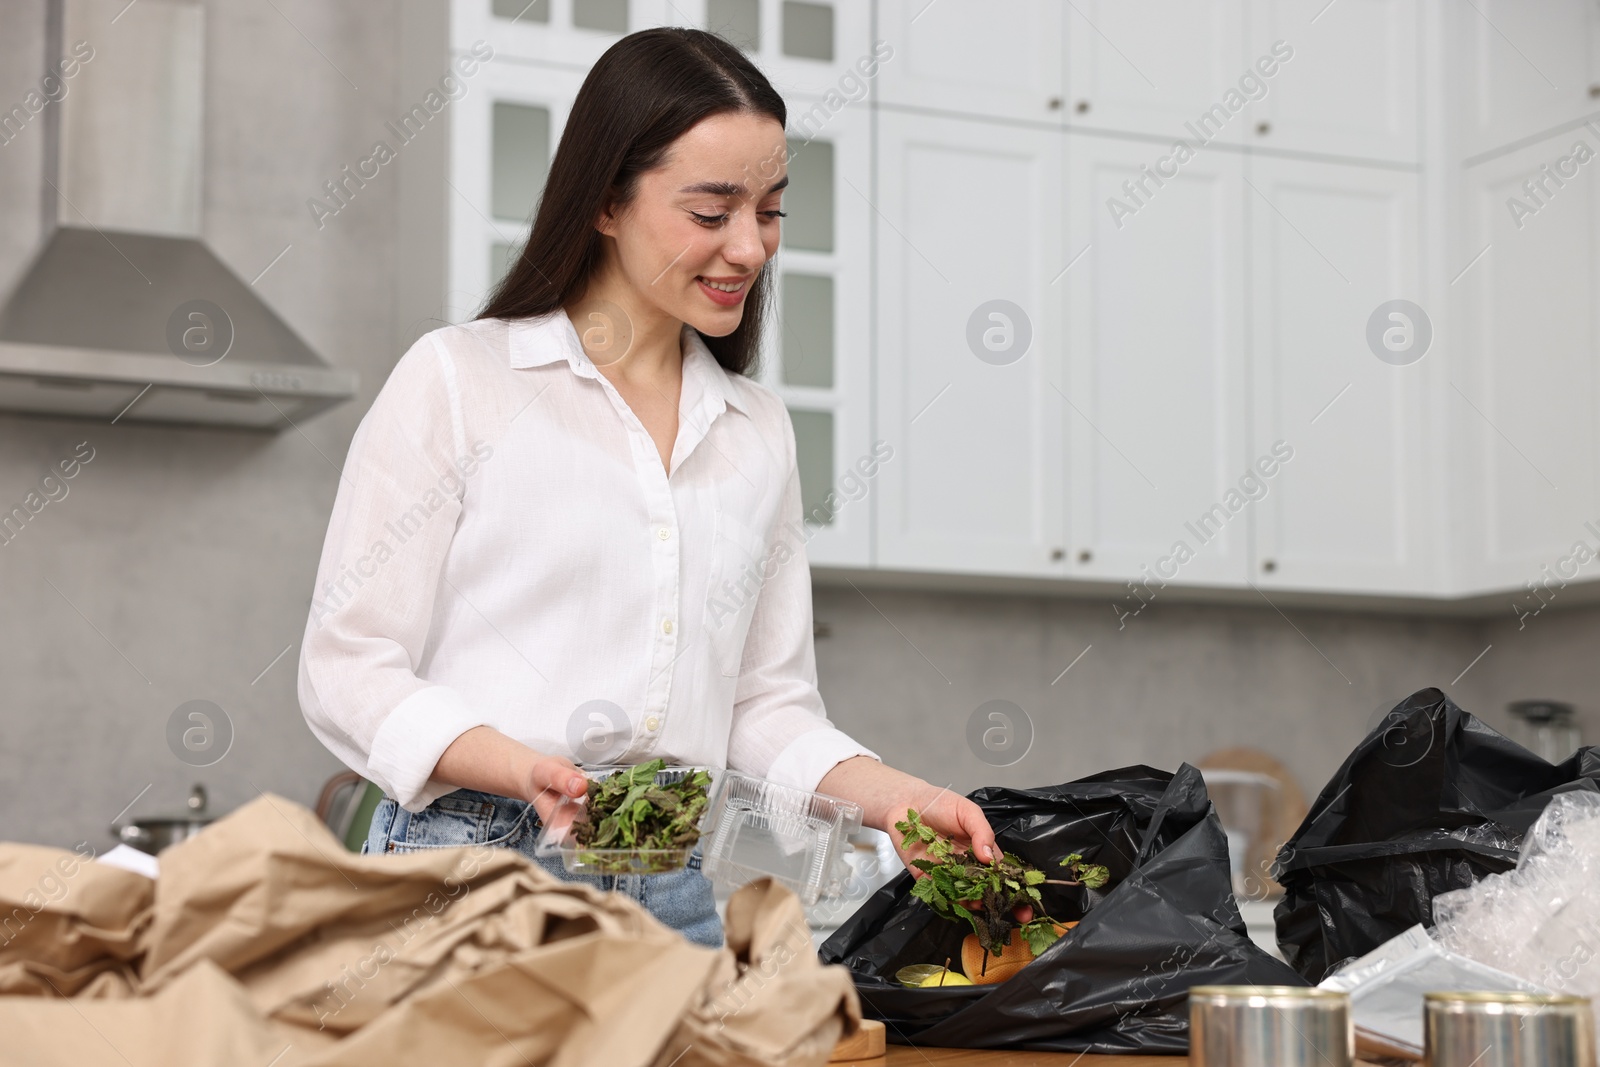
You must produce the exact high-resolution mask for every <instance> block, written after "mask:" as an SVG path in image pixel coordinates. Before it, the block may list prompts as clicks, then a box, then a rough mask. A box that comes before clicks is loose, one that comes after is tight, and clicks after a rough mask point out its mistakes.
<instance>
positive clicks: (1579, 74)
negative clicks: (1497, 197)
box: [1449, 0, 1600, 157]
mask: <svg viewBox="0 0 1600 1067" xmlns="http://www.w3.org/2000/svg"><path fill="white" fill-rule="evenodd" d="M1449 11H1450V19H1451V30H1452V33H1451V36H1452V40H1453V44H1454V51H1455V52H1456V53H1457V54H1458V55H1459V57H1460V62H1461V73H1460V78H1459V81H1458V84H1459V86H1460V88H1461V90H1462V91H1461V93H1460V95H1459V99H1458V102H1457V105H1456V107H1457V113H1458V116H1459V121H1460V124H1461V137H1462V142H1463V143H1462V153H1461V154H1462V155H1464V156H1467V157H1472V156H1476V155H1478V154H1479V153H1482V152H1487V151H1490V150H1492V149H1496V148H1500V147H1503V146H1507V145H1510V144H1512V143H1514V142H1517V141H1521V140H1524V139H1526V138H1529V137H1535V136H1537V135H1539V134H1542V133H1545V132H1548V131H1550V130H1552V129H1553V128H1555V127H1558V126H1560V125H1562V124H1566V123H1572V122H1576V121H1578V120H1580V119H1582V118H1583V117H1584V116H1586V115H1589V114H1591V113H1593V112H1594V111H1595V109H1596V107H1597V106H1600V99H1597V97H1600V9H1597V8H1596V5H1595V4H1594V2H1593V0H1473V2H1472V3H1471V4H1462V5H1452V6H1451V7H1450V8H1449Z"/></svg>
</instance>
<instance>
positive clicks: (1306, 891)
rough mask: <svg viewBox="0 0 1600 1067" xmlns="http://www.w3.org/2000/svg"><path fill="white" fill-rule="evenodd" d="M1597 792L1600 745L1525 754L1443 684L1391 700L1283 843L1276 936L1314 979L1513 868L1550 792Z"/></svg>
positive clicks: (1278, 870)
mask: <svg viewBox="0 0 1600 1067" xmlns="http://www.w3.org/2000/svg"><path fill="white" fill-rule="evenodd" d="M1574 789H1579V790H1591V791H1592V790H1600V748H1593V747H1591V748H1585V749H1580V750H1579V751H1578V752H1576V753H1574V754H1573V755H1572V756H1571V757H1569V758H1568V759H1566V760H1564V761H1562V762H1561V763H1550V762H1549V761H1548V760H1545V759H1542V758H1541V757H1539V756H1537V755H1535V754H1534V753H1532V752H1529V751H1528V750H1527V749H1525V748H1523V747H1522V746H1520V745H1518V744H1517V743H1516V742H1514V741H1512V740H1511V739H1510V738H1508V737H1505V736H1504V735H1502V734H1500V733H1498V732H1496V731H1495V730H1494V729H1493V728H1491V727H1490V726H1488V725H1487V724H1486V723H1484V722H1483V721H1481V720H1480V719H1478V718H1476V717H1474V716H1472V715H1470V714H1468V713H1467V712H1465V711H1463V710H1461V708H1459V707H1458V706H1456V704H1455V702H1454V701H1452V700H1451V699H1450V698H1449V697H1447V696H1445V695H1444V693H1442V692H1441V691H1439V690H1438V689H1423V690H1420V691H1418V692H1416V693H1413V694H1412V695H1411V696H1409V697H1407V698H1406V699H1405V700H1402V701H1401V702H1400V703H1399V704H1397V705H1395V707H1394V709H1393V710H1392V711H1390V712H1389V713H1388V714H1387V715H1386V716H1385V717H1384V718H1383V720H1382V721H1381V722H1379V723H1378V725H1377V726H1376V727H1375V728H1374V729H1373V730H1372V732H1371V733H1370V734H1368V735H1367V737H1366V738H1365V739H1364V740H1363V741H1362V742H1361V744H1359V745H1357V746H1356V749H1355V751H1354V752H1352V753H1351V754H1350V757H1349V758H1348V759H1347V760H1345V762H1344V765H1343V766H1342V767H1340V768H1339V770H1338V773H1336V774H1335V775H1334V776H1333V779H1332V780H1331V781H1329V782H1328V784H1327V786H1326V787H1325V788H1324V789H1323V790H1322V793H1321V795H1320V796H1318V797H1317V799H1316V802H1315V803H1314V804H1312V806H1311V812H1310V814H1308V815H1307V816H1306V818H1305V821H1304V822H1302V823H1301V824H1300V829H1298V830H1297V831H1295V834H1294V836H1293V837H1291V838H1290V839H1289V841H1288V843H1287V844H1286V845H1284V847H1283V849H1282V850H1281V851H1280V852H1279V853H1278V860H1277V867H1276V870H1275V871H1274V873H1275V875H1276V877H1277V879H1278V881H1279V882H1281V883H1282V884H1283V887H1284V890H1285V896H1284V898H1283V899H1282V900H1281V901H1279V903H1278V907H1277V910H1276V912H1275V918H1276V920H1277V927H1278V946H1279V947H1280V948H1281V949H1282V950H1283V954H1284V957H1285V958H1286V959H1287V960H1288V961H1289V963H1290V964H1291V965H1292V966H1293V967H1294V969H1295V970H1296V971H1298V972H1299V973H1300V974H1301V975H1302V976H1303V977H1304V978H1305V979H1307V980H1308V981H1311V982H1320V981H1321V980H1322V979H1323V978H1324V977H1325V976H1326V975H1327V974H1328V973H1329V972H1331V971H1332V970H1334V969H1335V968H1337V967H1338V966H1339V965H1340V964H1342V963H1344V962H1345V961H1346V960H1349V959H1353V958H1355V957H1358V956H1363V955H1365V954H1367V953H1368V952H1370V951H1372V950H1373V949H1375V948H1377V947H1378V946H1379V945H1382V944H1383V943H1384V942H1386V941H1388V940H1390V939H1391V938H1394V937H1397V936H1399V935H1400V934H1402V933H1404V932H1405V931H1406V930H1408V929H1410V928H1411V927H1412V926H1415V925H1416V924H1418V923H1421V924H1423V925H1424V926H1427V927H1429V928H1431V927H1432V926H1433V899H1434V897H1436V896H1438V895H1439V894H1441V893H1445V892H1449V891H1450V890H1453V889H1465V888H1467V887H1468V886H1470V885H1472V884H1474V883H1475V882H1477V881H1479V880H1481V879H1482V878H1484V877H1485V876H1486V875H1490V874H1496V873H1499V872H1501V871H1508V870H1510V869H1511V868H1512V867H1515V866H1516V864H1517V851H1518V848H1519V847H1520V845H1521V843H1522V838H1523V835H1524V834H1526V833H1527V832H1528V829H1529V827H1531V826H1532V825H1533V823H1534V821H1535V820H1536V819H1538V817H1539V815H1540V813H1541V812H1543V811H1544V809H1545V805H1547V804H1548V803H1549V802H1550V798H1551V797H1552V796H1554V795H1556V794H1557V793H1562V792H1567V791H1569V790H1574Z"/></svg>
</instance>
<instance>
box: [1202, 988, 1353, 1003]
mask: <svg viewBox="0 0 1600 1067" xmlns="http://www.w3.org/2000/svg"><path fill="white" fill-rule="evenodd" d="M1189 998H1190V999H1191V1000H1193V999H1195V998H1201V999H1206V1000H1219V1001H1223V1000H1247V999H1250V998H1266V999H1269V1000H1279V1001H1282V1000H1299V1001H1306V1002H1312V1001H1317V1002H1322V1003H1333V1002H1344V1003H1348V1002H1349V1000H1350V994H1348V993H1342V992H1339V991H1337V990H1333V989H1319V988H1317V987H1316V986H1293V985H1197V986H1192V987H1190V989H1189Z"/></svg>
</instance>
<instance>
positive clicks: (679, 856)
mask: <svg viewBox="0 0 1600 1067" xmlns="http://www.w3.org/2000/svg"><path fill="white" fill-rule="evenodd" d="M632 769H633V768H631V767H624V766H614V765H607V766H597V767H584V768H581V770H582V771H583V774H584V775H585V776H586V777H588V778H589V779H590V780H591V781H600V780H602V779H605V778H608V777H610V776H611V775H613V774H616V773H618V772H620V771H629V770H632ZM695 771H705V772H706V773H707V774H708V775H710V776H711V783H712V784H711V786H710V794H711V796H713V797H714V796H715V794H716V788H717V778H718V775H719V773H720V771H719V770H718V769H717V768H714V767H667V768H665V769H663V770H661V771H658V772H657V773H656V776H655V780H656V782H657V783H659V784H662V785H666V784H669V783H674V782H680V781H682V780H683V779H685V778H687V777H688V776H689V775H691V774H693V773H694V772H695ZM587 812H588V803H587V798H584V799H578V798H573V797H562V798H561V800H560V802H559V803H558V804H557V805H556V809H555V811H553V812H552V813H551V815H550V818H549V819H548V820H546V821H545V823H544V825H543V827H542V828H541V829H540V830H539V837H538V839H537V841H535V843H534V849H533V852H534V855H535V856H537V857H539V858H541V859H543V858H548V857H552V856H554V857H559V858H560V860H561V865H562V867H563V868H565V870H566V871H567V872H568V873H569V874H587V875H601V874H669V873H671V872H673V871H681V870H683V869H684V868H685V867H686V866H687V865H688V863H689V856H690V854H691V853H693V852H694V850H695V847H696V846H697V845H698V844H700V842H699V841H695V842H690V843H689V844H687V845H682V846H680V847H677V848H668V849H641V848H627V847H624V848H584V847H583V846H581V845H579V844H578V842H577V840H576V838H575V836H574V830H575V828H576V827H577V825H578V824H579V823H580V822H583V821H585V818H586V815H587ZM710 814H711V805H710V804H708V805H707V809H706V814H704V815H702V816H701V817H700V822H699V828H700V831H701V834H702V835H704V833H705V831H706V827H707V825H708V820H709V818H710ZM702 840H703V836H702Z"/></svg>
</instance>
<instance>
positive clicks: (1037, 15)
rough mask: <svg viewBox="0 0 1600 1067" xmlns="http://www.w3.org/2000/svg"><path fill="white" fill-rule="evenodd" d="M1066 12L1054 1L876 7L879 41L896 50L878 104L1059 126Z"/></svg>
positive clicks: (972, 0) (950, 0) (962, 0)
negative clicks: (880, 102)
mask: <svg viewBox="0 0 1600 1067" xmlns="http://www.w3.org/2000/svg"><path fill="white" fill-rule="evenodd" d="M1067 10H1068V9H1067V5H1064V4H1060V3H1057V2H1055V0H1008V2H1007V3H1004V4H996V3H994V2H993V0H937V2H933V3H930V2H929V0H878V29H877V35H878V37H880V38H882V39H883V40H884V41H886V42H887V43H888V45H889V46H890V47H892V48H893V49H894V57H893V58H892V59H890V60H888V61H886V62H885V63H884V65H883V70H882V72H881V73H880V74H879V90H880V97H879V99H880V100H881V101H882V102H883V103H885V104H890V105H896V106H904V107H916V108H926V109H930V110H935V111H948V112H953V113H958V114H967V115H988V116H993V117H996V118H1010V119H1022V120H1033V121H1040V122H1048V123H1052V124H1058V125H1059V124H1060V122H1061V120H1062V112H1063V100H1064V96H1063V94H1064V93H1065V91H1066V75H1065V64H1064V61H1063V60H1064V54H1065V51H1066V38H1065V36H1064V32H1065V31H1064V28H1063V20H1064V19H1065V18H1066V17H1067V16H1066V12H1067Z"/></svg>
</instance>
